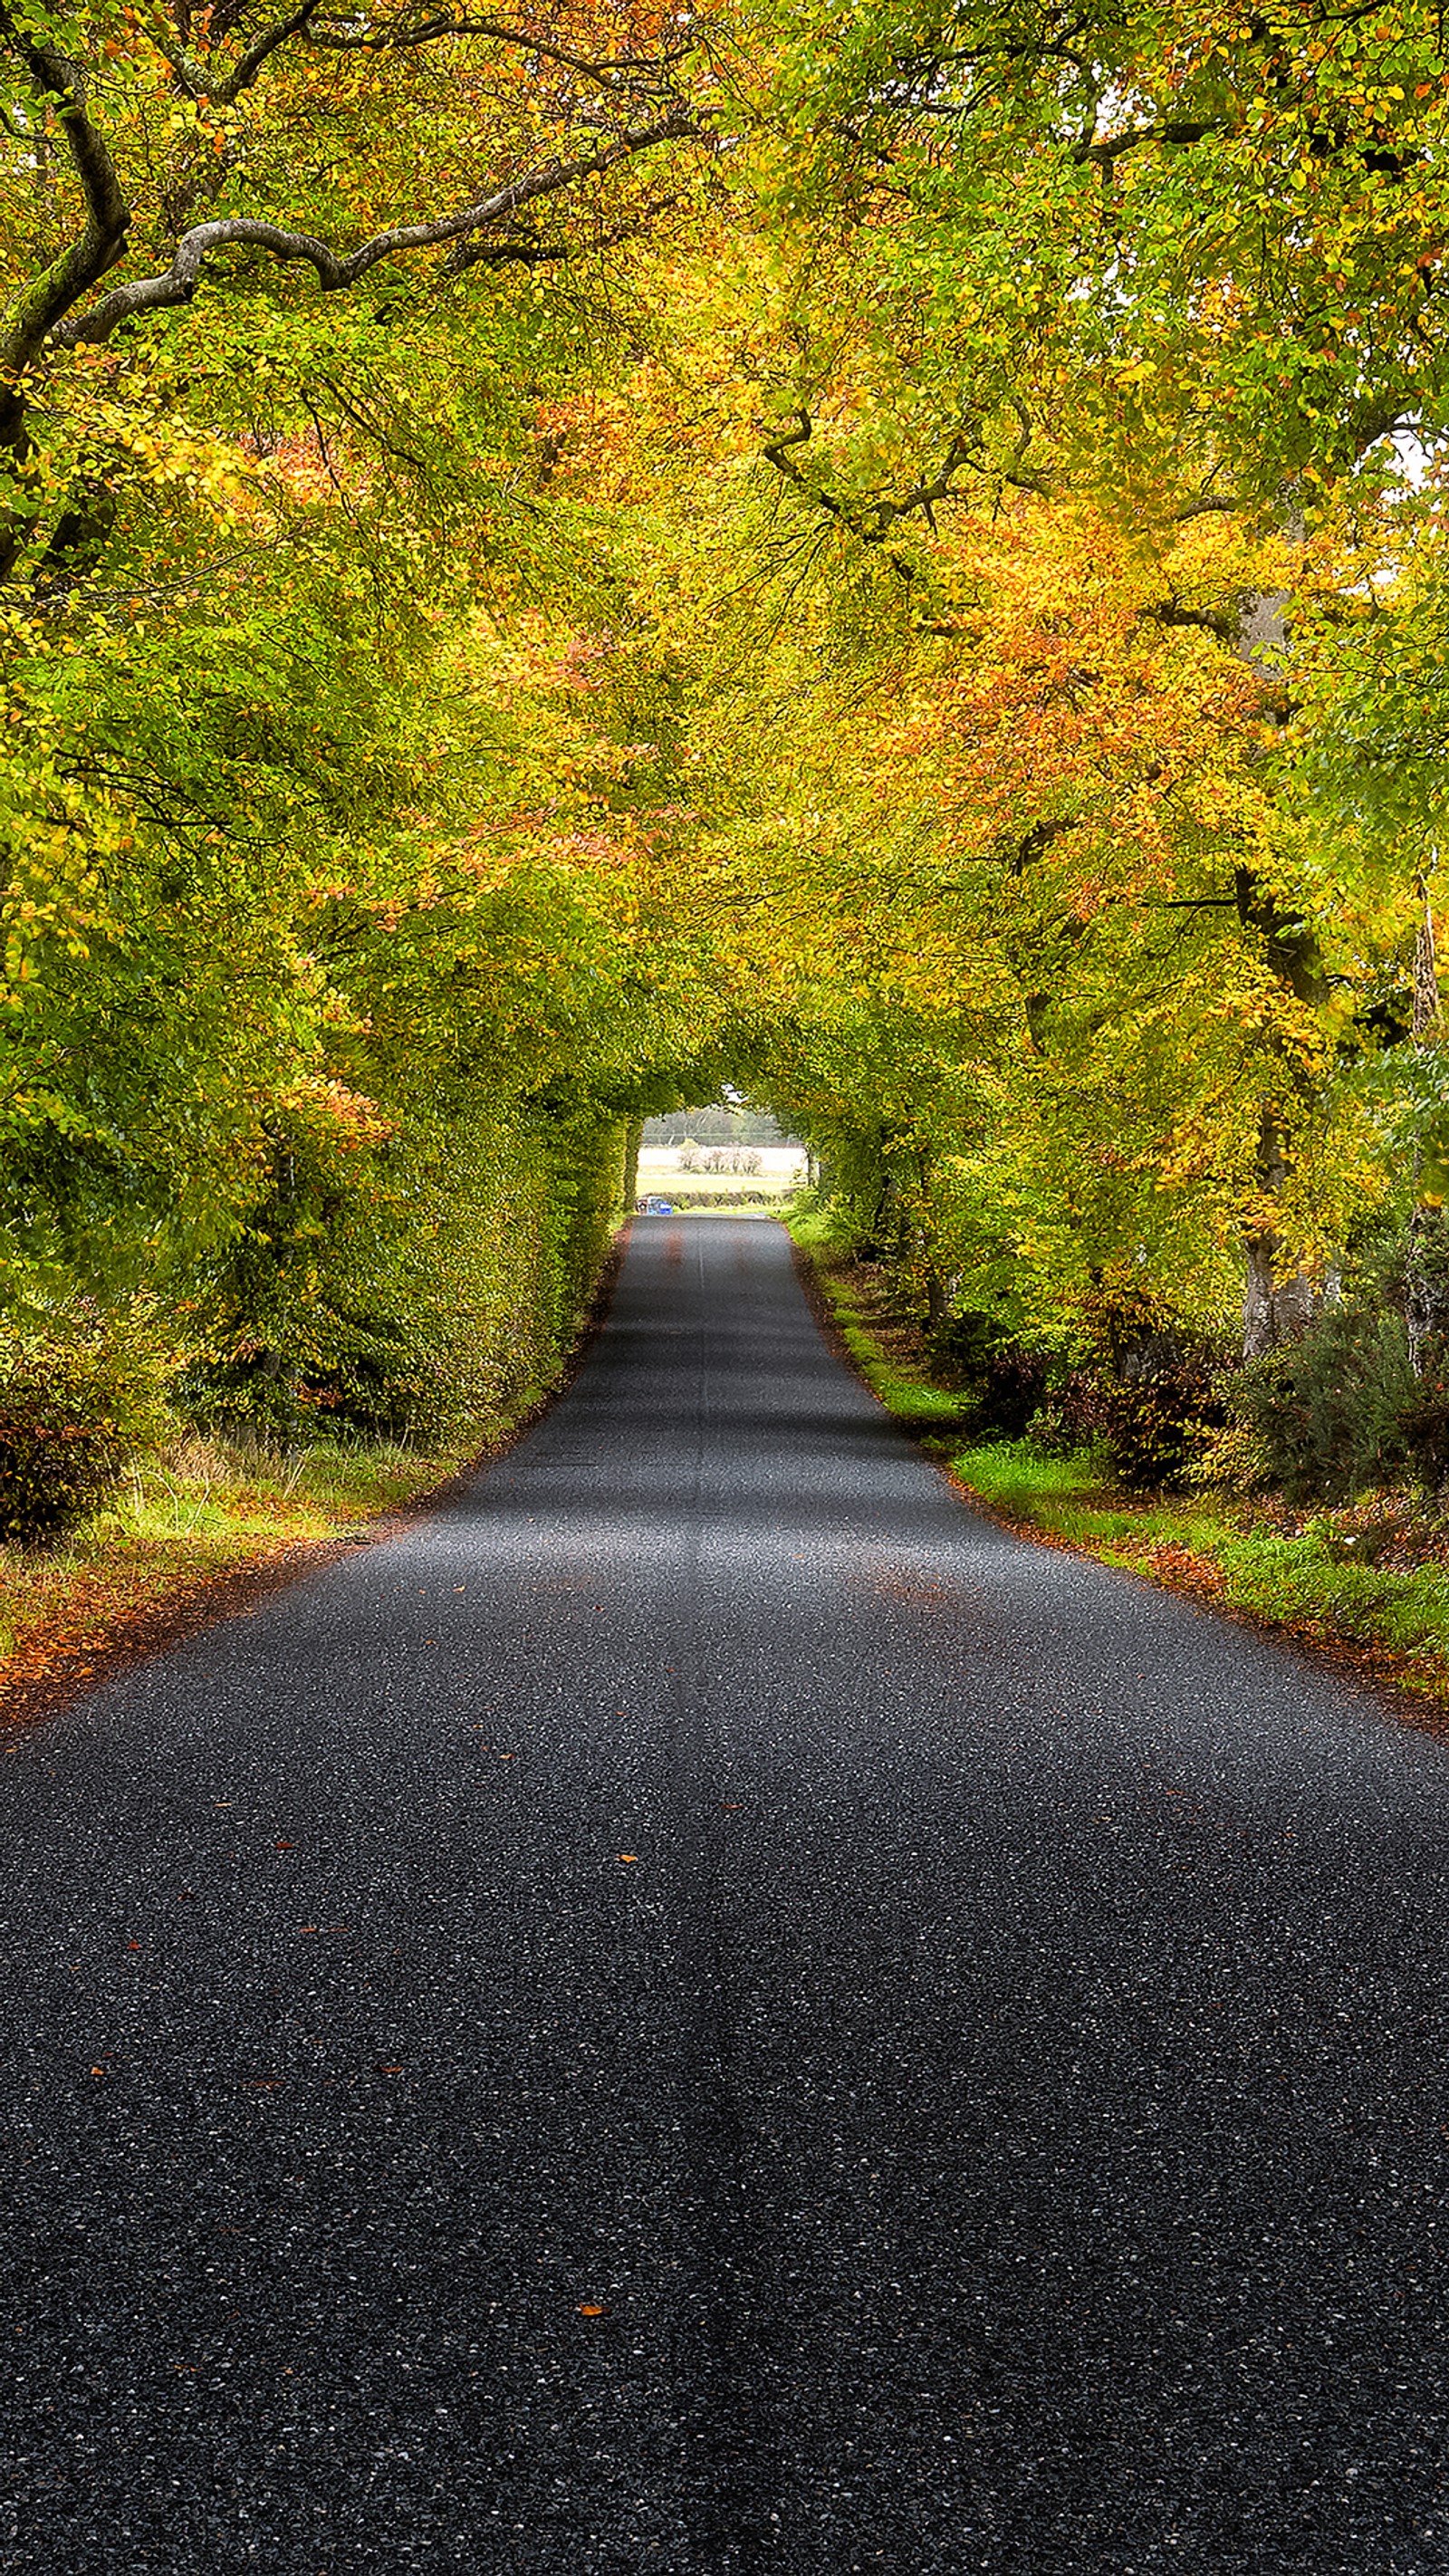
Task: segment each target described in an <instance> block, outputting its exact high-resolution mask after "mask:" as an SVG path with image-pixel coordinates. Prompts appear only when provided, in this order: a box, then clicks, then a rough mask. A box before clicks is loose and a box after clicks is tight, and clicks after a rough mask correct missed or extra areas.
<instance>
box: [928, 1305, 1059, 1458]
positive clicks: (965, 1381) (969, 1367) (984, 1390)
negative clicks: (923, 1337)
mask: <svg viewBox="0 0 1449 2576" xmlns="http://www.w3.org/2000/svg"><path fill="white" fill-rule="evenodd" d="M931 1348H932V1351H933V1353H934V1355H935V1357H936V1359H937V1361H938V1362H939V1365H940V1367H941V1369H942V1372H943V1374H945V1375H946V1376H947V1377H948V1378H949V1379H950V1380H951V1381H952V1382H953V1383H954V1384H955V1385H957V1386H958V1387H959V1388H960V1390H961V1395H962V1399H963V1402H962V1414H961V1419H962V1423H963V1427H965V1428H967V1429H969V1430H971V1431H973V1432H975V1433H978V1434H981V1433H987V1432H996V1433H998V1434H999V1435H1000V1436H1001V1437H1003V1438H1005V1439H1008V1440H1015V1439H1017V1438H1019V1436H1020V1435H1021V1433H1022V1432H1023V1431H1025V1429H1026V1427H1027V1424H1028V1423H1029V1422H1030V1421H1031V1420H1032V1417H1033V1416H1034V1414H1036V1413H1037V1412H1038V1410H1039V1409H1040V1406H1041V1404H1042V1402H1043V1399H1044V1398H1045V1395H1046V1390H1047V1372H1048V1360H1047V1356H1046V1354H1045V1353H1044V1352H1042V1351H1034V1350H1030V1349H1028V1348H1027V1347H1026V1345H1025V1344H1024V1343H1022V1342H1020V1341H1018V1340H1016V1339H1015V1338H1014V1336H1013V1335H1012V1334H1011V1333H1010V1332H1009V1331H1008V1330H1007V1329H1006V1327H1005V1326H1004V1325H1003V1324H1002V1323H1001V1321H1000V1320H999V1318H998V1317H997V1316H995V1315H989V1314H984V1313H981V1312H978V1311H970V1310H968V1312H967V1313H965V1314H964V1315H953V1316H952V1317H951V1319H950V1321H949V1322H948V1323H946V1324H944V1325H942V1326H941V1327H940V1328H939V1329H938V1331H936V1332H935V1333H934V1334H933V1335H932V1337H931Z"/></svg>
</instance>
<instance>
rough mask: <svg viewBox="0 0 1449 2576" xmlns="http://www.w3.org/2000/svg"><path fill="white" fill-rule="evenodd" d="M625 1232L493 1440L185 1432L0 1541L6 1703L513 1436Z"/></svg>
mask: <svg viewBox="0 0 1449 2576" xmlns="http://www.w3.org/2000/svg"><path fill="white" fill-rule="evenodd" d="M626 1239H627V1226H626V1227H624V1228H622V1229H621V1230H620V1232H619V1234H618V1235H617V1236H616V1238H615V1241H614V1244H613V1247H612V1249H611V1251H610V1253H609V1256H608V1258H607V1259H606V1261H605V1263H604V1265H603V1269H602V1271H601V1274H600V1278H599V1284H598V1288H597V1291H596V1294H595V1298H594V1302H593V1305H592V1307H591V1309H590V1311H589V1313H588V1315H587V1316H586V1317H585V1319H584V1321H583V1323H582V1326H581V1328H580V1332H579V1337H578V1339H577V1341H576V1342H575V1344H574V1347H573V1349H572V1351H571V1352H570V1351H565V1352H564V1353H563V1354H561V1357H560V1361H559V1364H558V1366H557V1368H556V1369H555V1371H554V1372H553V1373H552V1374H551V1376H550V1377H549V1378H548V1379H547V1380H546V1381H542V1382H540V1383H539V1384H538V1385H537V1386H535V1387H533V1388H531V1389H530V1390H529V1391H528V1392H527V1393H526V1394H523V1395H521V1396H520V1397H519V1398H518V1399H517V1400H516V1401H515V1402H514V1403H513V1404H512V1405H511V1406H510V1407H509V1408H508V1410H507V1412H506V1413H500V1414H499V1416H498V1418H497V1420H496V1421H495V1422H494V1424H493V1425H492V1428H491V1431H490V1435H489V1437H488V1439H487V1441H486V1442H484V1443H481V1444H480V1443H479V1442H477V1441H473V1442H470V1443H468V1444H467V1445H466V1446H465V1445H462V1444H457V1445H453V1446H448V1445H445V1444H438V1445H436V1446H433V1447H430V1448H429V1449H428V1450H426V1451H423V1450H419V1449H415V1448H412V1447H410V1446H408V1445H406V1444H402V1443H397V1442H390V1441H374V1442H362V1441H356V1442H352V1441H328V1440H318V1441H314V1442H311V1443H310V1444H309V1445H308V1446H307V1447H306V1448H305V1449H301V1450H298V1451H295V1452H292V1453H290V1454H288V1453H285V1452H282V1451H279V1450H268V1449H266V1448H264V1447H255V1446H252V1445H248V1446H247V1447H245V1448H242V1447H238V1446H235V1445H233V1444H232V1443H230V1442H227V1441H224V1440H216V1439H209V1438H203V1437H201V1436H199V1435H190V1436H184V1437H182V1438H179V1439H178V1440H177V1441H176V1442H175V1443H174V1444H173V1445H172V1446H171V1447H170V1448H169V1449H168V1450H166V1451H164V1452H162V1453H161V1454H159V1455H157V1456H154V1457H148V1458H141V1459H138V1460H137V1462H136V1464H135V1466H134V1467H133V1469H132V1470H131V1473H130V1475H129V1477H128V1479H127V1480H126V1481H125V1483H123V1484H122V1486H121V1487H120V1488H119V1490H118V1491H117V1492H116V1493H115V1494H114V1495H113V1496H112V1497H111V1499H110V1500H109V1502H108V1503H107V1504H106V1505H105V1506H104V1508H103V1509H102V1510H100V1511H98V1512H96V1513H95V1514H94V1515H92V1517H90V1518H89V1519H88V1520H86V1521H84V1522H82V1523H80V1524H79V1525H78V1526H77V1527H76V1528H75V1529H74V1530H72V1531H70V1532H68V1533H67V1534H66V1536H65V1537H64V1538H63V1539H61V1540H59V1541H57V1542H54V1543H52V1544H49V1545H46V1546H33V1547H13V1546H11V1547H7V1546H4V1545H0V1714H3V1715H4V1716H5V1717H7V1718H9V1719H11V1720H12V1721H14V1720H15V1719H17V1718H26V1717H29V1716H32V1715H39V1714H43V1713H45V1712H47V1711H48V1710H50V1709H53V1708H55V1707H58V1706H60V1705H61V1704H62V1703H63V1702H64V1701H65V1700H66V1699H68V1698H69V1697H71V1696H72V1695H73V1694H74V1693H75V1692H76V1691H78V1690H85V1689H87V1688H95V1687H96V1686H97V1685H98V1684H99V1682H100V1681H102V1680H103V1679H105V1678H106V1676H107V1675H108V1674H109V1673H111V1672H113V1671H116V1670H118V1669H120V1668H121V1667H122V1666H124V1665H126V1664H128V1663H131V1662H134V1661H135V1660H136V1659H137V1657H138V1656H139V1655H141V1654H149V1653H153V1652H155V1651H157V1650H158V1649H159V1648H161V1647H163V1646H165V1645H167V1644H170V1643H172V1642H174V1641H175V1640H176V1639H177V1638H179V1637H182V1636H187V1635H191V1634H194V1633H195V1631H196V1630H198V1629H200V1628H204V1627H208V1626H210V1625H211V1624H212V1622H213V1621H214V1620H215V1619H217V1618H219V1617H225V1616H227V1615H228V1614H229V1613H231V1612H232V1611H235V1610H241V1609H244V1608H246V1607H248V1606H249V1605H250V1604H252V1603H254V1602H255V1601H256V1600H257V1599H259V1598H260V1597H261V1594H262V1593H263V1592H264V1591H265V1590H266V1589H268V1588H269V1587H270V1586H271V1585H272V1584H274V1583H276V1582H283V1581H287V1580H290V1578H291V1577H292V1575H293V1574H295V1573H300V1572H301V1571H302V1570H303V1569H304V1567H305V1566H306V1565H307V1564H309V1563H321V1562H325V1560H326V1556H327V1553H328V1551H329V1550H332V1549H335V1548H338V1547H341V1546H344V1545H346V1544H347V1542H349V1541H354V1542H356V1541H364V1540H366V1539H368V1538H370V1537H372V1536H374V1535H382V1534H385V1528H386V1523H387V1520H388V1516H389V1515H391V1514H394V1513H397V1512H399V1511H404V1510H407V1509H409V1508H410V1507H412V1506H413V1505H415V1504H420V1503H423V1502H425V1501H426V1500H427V1499H428V1498H430V1497H432V1496H434V1495H439V1499H441V1495H440V1492H439V1489H440V1488H445V1487H446V1486H447V1485H448V1483H449V1481H450V1480H451V1479H452V1478H453V1477H455V1476H457V1475H459V1474H460V1473H463V1472H465V1471H466V1470H468V1469H470V1468H472V1467H474V1466H476V1465H478V1464H480V1463H481V1462H482V1460H483V1459H485V1458H488V1457H490V1456H493V1455H495V1454H497V1453H498V1452H499V1451H501V1450H503V1449H504V1448H506V1447H507V1446H508V1445H509V1443H510V1441H511V1440H513V1439H514V1438H516V1436H517V1435H518V1433H519V1432H520V1431H522V1430H523V1429H525V1428H526V1426H527V1425H528V1423H530V1422H531V1421H532V1420H533V1419H534V1416H535V1415H536V1414H537V1413H539V1412H540V1411H541V1410H542V1409H543V1407H544V1406H545V1405H546V1404H547V1403H548V1402H550V1401H551V1399H552V1397H553V1396H554V1395H555V1394H556V1393H557V1392H558V1389H559V1387H560V1386H562V1385H567V1383H568V1382H569V1380H570V1378H571V1377H572V1376H573V1374H574V1373H575V1371H576V1370H577V1369H578V1367H579V1365H580V1364H581V1362H582V1359H583V1357H584V1354H585V1353H586V1351H587V1350H588V1348H589V1346H590V1343H591V1342H592V1340H593V1337H594V1334H595V1332H596V1330H597V1329H598V1327H599V1325H600V1324H601V1322H602V1320H603V1317H604V1314H605V1313H606V1311H607V1308H608V1303H609V1298H610V1295H611V1292H612V1288H613V1282H614V1279H615V1276H616V1275H617V1271H618V1265H619V1261H620V1259H621V1258H622V1254H623V1249H624V1243H625V1241H626ZM380 1520H381V1521H382V1523H383V1525H384V1528H383V1531H381V1532H380V1531H378V1529H377V1526H376V1525H377V1524H378V1522H379V1521H380Z"/></svg>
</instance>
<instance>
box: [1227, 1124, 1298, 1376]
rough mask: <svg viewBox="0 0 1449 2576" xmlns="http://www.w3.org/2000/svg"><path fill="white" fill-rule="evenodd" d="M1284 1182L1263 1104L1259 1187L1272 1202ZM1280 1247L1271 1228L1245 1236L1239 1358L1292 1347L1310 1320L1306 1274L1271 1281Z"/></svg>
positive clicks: (1282, 1159)
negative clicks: (1284, 1345) (1289, 1344)
mask: <svg viewBox="0 0 1449 2576" xmlns="http://www.w3.org/2000/svg"><path fill="white" fill-rule="evenodd" d="M1287 1177H1288V1156H1287V1154H1286V1152H1285V1151H1284V1146H1283V1134H1282V1130H1281V1128H1280V1127H1279V1125H1278V1121H1277V1118H1276V1116H1275V1115H1274V1112H1273V1110H1272V1108H1271V1107H1270V1106H1269V1104H1268V1103H1267V1102H1266V1101H1265V1102H1264V1104H1263V1108H1262V1112H1261V1114H1260V1117H1259V1120H1258V1187H1259V1189H1260V1190H1261V1191H1262V1192H1263V1195H1264V1196H1265V1197H1266V1198H1270V1199H1274V1198H1277V1196H1278V1195H1279V1193H1280V1191H1281V1190H1282V1187H1283V1184H1284V1182H1285V1181H1286V1179H1287ZM1282 1249H1283V1246H1282V1243H1281V1241H1280V1239H1279V1236H1278V1235H1277V1233H1276V1232H1275V1231H1274V1229H1273V1227H1272V1226H1271V1225H1269V1226H1264V1227H1262V1228H1261V1229H1260V1230H1259V1231H1258V1232H1257V1233H1256V1234H1250V1235H1249V1237H1248V1239H1247V1242H1246V1244H1245V1246H1244V1253H1245V1259H1246V1276H1245V1279H1244V1283H1243V1357H1244V1359H1245V1360H1260V1359H1262V1357H1263V1355H1264V1353H1265V1352H1267V1351H1273V1350H1276V1349H1277V1348H1278V1346H1279V1344H1280V1342H1296V1341H1297V1339H1298V1337H1299V1335H1300V1334H1301V1333H1302V1332H1303V1331H1304V1330H1305V1328H1306V1327H1307V1325H1308V1323H1309V1321H1310V1319H1311V1317H1312V1314H1313V1282H1312V1280H1311V1279H1310V1278H1309V1276H1308V1274H1307V1272H1306V1271H1305V1270H1295V1271H1293V1272H1291V1273H1290V1275H1289V1276H1288V1278H1286V1279H1284V1280H1282V1281H1276V1280H1275V1273H1276V1271H1277V1267H1278V1262H1279V1258H1280V1255H1281V1253H1282Z"/></svg>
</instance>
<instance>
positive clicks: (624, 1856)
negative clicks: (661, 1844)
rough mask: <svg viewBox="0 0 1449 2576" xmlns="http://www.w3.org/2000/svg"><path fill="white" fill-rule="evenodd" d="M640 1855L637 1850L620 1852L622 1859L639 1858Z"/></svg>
mask: <svg viewBox="0 0 1449 2576" xmlns="http://www.w3.org/2000/svg"><path fill="white" fill-rule="evenodd" d="M638 1857H639V1855H638V1853H637V1852H620V1854H619V1858H620V1860H637V1859H638Z"/></svg>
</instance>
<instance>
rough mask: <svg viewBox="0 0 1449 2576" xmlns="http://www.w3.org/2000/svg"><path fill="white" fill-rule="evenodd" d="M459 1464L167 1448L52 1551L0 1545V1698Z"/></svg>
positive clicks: (77, 1673)
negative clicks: (171, 1608)
mask: <svg viewBox="0 0 1449 2576" xmlns="http://www.w3.org/2000/svg"><path fill="white" fill-rule="evenodd" d="M463 1463H464V1462H463V1460H462V1458H461V1456H453V1455H448V1454H439V1455H434V1456H428V1457H423V1456H420V1455H419V1453H418V1452H417V1451H415V1450H409V1449H402V1448H395V1447H390V1446H377V1447H366V1448H364V1447H357V1448H344V1447H342V1446H340V1445H334V1444H331V1443H319V1444H318V1445H317V1446H315V1447H313V1448H311V1449H308V1450H306V1451H304V1452H302V1453H301V1454H300V1455H299V1456H297V1457H295V1458H292V1459H288V1458H286V1457H283V1456H281V1455H278V1454H272V1455H268V1454H267V1453H265V1452H257V1453H254V1454H246V1453H243V1452H240V1451H237V1450H234V1449H231V1448H229V1447H227V1446H226V1445H225V1444H223V1443H221V1442H219V1441H212V1440H201V1439H187V1440H180V1441H178V1442H177V1443H176V1444H175V1445H174V1447H173V1448H171V1449H170V1450H168V1451H166V1452H165V1453H164V1454H163V1455H161V1456H159V1457H156V1458H150V1459H145V1460H142V1461H139V1462H138V1463H137V1465H136V1467H135V1468H134V1470H133V1471H132V1473H131V1475H130V1477H129V1479H128V1480H127V1482H126V1484H125V1485H124V1486H123V1487H122V1488H121V1489H120V1491H119V1493H118V1494H117V1495H116V1496H115V1497H114V1498H113V1499H112V1500H111V1502H109V1503H108V1504H107V1505H106V1506H105V1508H104V1509H103V1510H101V1511H99V1512H97V1513H96V1514H94V1516H93V1517H92V1518H91V1519H89V1520H87V1521H85V1522H84V1523H82V1524H81V1526H80V1527H79V1528H77V1529H76V1530H74V1531H73V1532H71V1533H70V1534H69V1535H68V1536H67V1537H66V1538H64V1539H62V1540H60V1541H59V1542H57V1543H56V1544H54V1545H50V1546H45V1547H38V1546H37V1547H0V1695H3V1698H4V1700H5V1701H6V1702H9V1703H12V1704H13V1703H15V1702H16V1701H17V1700H20V1701H24V1700H28V1699H30V1698H33V1697H34V1696H36V1695H37V1693H38V1692H39V1693H41V1694H42V1695H43V1692H44V1689H45V1686H47V1685H49V1686H52V1687H53V1686H55V1685H59V1684H64V1683H70V1682H80V1681H84V1680H86V1679H88V1678H90V1677H91V1676H92V1674H94V1673H95V1672H96V1670H97V1668H98V1660H99V1659H100V1658H103V1657H104V1656H105V1655H106V1654H107V1652H108V1650H111V1649H113V1648H114V1647H116V1646H117V1645H118V1644H119V1643H121V1642H122V1641H123V1640H124V1639H125V1637H126V1636H127V1635H128V1634H130V1633H131V1632H133V1631H135V1630H136V1629H138V1627H146V1626H148V1625H152V1624H154V1623H155V1622H156V1621H157V1619H158V1617H159V1616H160V1614H162V1613H164V1612H165V1611H166V1610H167V1608H168V1607H170V1606H173V1605H178V1604H179V1603H181V1602H182V1601H183V1600H184V1601H186V1602H187V1603H188V1605H189V1606H190V1607H191V1608H192V1609H193V1610H195V1609H197V1608H199V1607H200V1606H201V1597H202V1596H204V1595H205V1594H206V1593H207V1592H208V1591H209V1590H213V1589H216V1588H218V1587H220V1586H222V1585H223V1584H227V1583H230V1582H232V1581H233V1580H234V1578H235V1577H236V1576H238V1575H240V1574H245V1573H248V1572H256V1571H258V1570H260V1569H263V1568H273V1569H276V1568H278V1567H280V1566H281V1565H283V1564H285V1563H287V1562H288V1561H289V1560H291V1559H293V1558H294V1557H296V1556H297V1555H298V1554H299V1553H308V1552H312V1551H316V1550H319V1549H323V1548H326V1547H328V1546H329V1545H333V1544H335V1543H337V1542H338V1541H340V1540H342V1539H344V1538H346V1537H348V1536H350V1535H351V1536H355V1535H357V1534H358V1532H359V1528H360V1525H361V1524H363V1523H366V1522H367V1521H369V1520H371V1519H373V1518H374V1517H375V1516H376V1515H377V1514H379V1513H383V1512H387V1511H391V1510H396V1509H397V1508H398V1507H399V1506H401V1505H404V1504H406V1503H409V1502H412V1501H414V1500H416V1499H417V1498H418V1496H420V1495H421V1494H423V1493H425V1492H427V1491H428V1490H429V1489H430V1488H432V1487H434V1486H436V1485H437V1484H439V1483H440V1482H441V1481H442V1480H443V1479H444V1478H445V1477H447V1476H448V1475H449V1474H451V1473H453V1472H455V1471H456V1470H457V1468H458V1467H460V1466H461V1465H462V1464H463ZM197 1624H199V1623H197Z"/></svg>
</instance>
